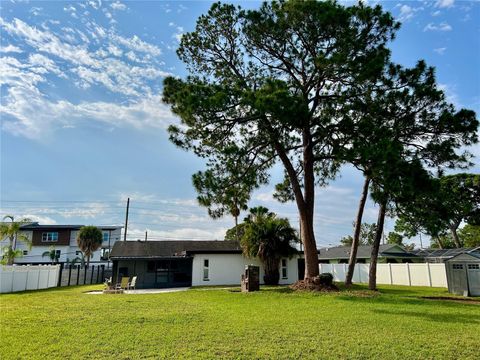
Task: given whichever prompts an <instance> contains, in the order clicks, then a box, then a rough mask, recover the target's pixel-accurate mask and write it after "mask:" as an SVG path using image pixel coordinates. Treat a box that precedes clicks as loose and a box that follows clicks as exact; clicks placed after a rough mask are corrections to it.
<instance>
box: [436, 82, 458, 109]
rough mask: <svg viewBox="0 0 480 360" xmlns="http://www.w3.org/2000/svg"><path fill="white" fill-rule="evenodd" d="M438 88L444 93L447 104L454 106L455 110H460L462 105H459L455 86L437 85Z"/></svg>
mask: <svg viewBox="0 0 480 360" xmlns="http://www.w3.org/2000/svg"><path fill="white" fill-rule="evenodd" d="M438 88H439V89H440V90H442V91H443V92H445V97H446V99H447V101H448V102H450V103H452V104H453V105H455V107H456V108H461V107H463V105H462V104H461V103H460V97H459V96H458V93H457V90H456V86H455V85H448V84H442V83H439V84H438Z"/></svg>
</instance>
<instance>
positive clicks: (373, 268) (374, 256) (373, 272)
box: [368, 202, 386, 290]
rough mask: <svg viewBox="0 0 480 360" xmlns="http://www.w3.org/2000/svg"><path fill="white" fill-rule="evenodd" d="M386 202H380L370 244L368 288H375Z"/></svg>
mask: <svg viewBox="0 0 480 360" xmlns="http://www.w3.org/2000/svg"><path fill="white" fill-rule="evenodd" d="M385 212H386V202H382V203H381V204H380V208H379V210H378V219H377V231H376V232H375V240H374V241H373V245H372V253H371V256H370V271H369V279H368V288H369V289H370V290H376V289H377V260H378V251H379V249H380V241H381V240H382V234H383V224H384V222H385Z"/></svg>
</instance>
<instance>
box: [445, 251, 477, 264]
mask: <svg viewBox="0 0 480 360" xmlns="http://www.w3.org/2000/svg"><path fill="white" fill-rule="evenodd" d="M472 260H473V261H474V262H480V253H477V252H470V253H468V252H463V253H461V254H457V255H455V256H453V257H451V258H450V259H447V260H446V262H449V261H472Z"/></svg>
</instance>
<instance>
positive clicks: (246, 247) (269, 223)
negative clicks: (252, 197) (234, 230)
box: [240, 208, 299, 285]
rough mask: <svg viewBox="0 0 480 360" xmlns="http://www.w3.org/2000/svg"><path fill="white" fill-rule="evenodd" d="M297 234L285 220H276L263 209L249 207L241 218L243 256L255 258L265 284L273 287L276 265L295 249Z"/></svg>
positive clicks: (276, 273) (277, 276) (277, 275)
mask: <svg viewBox="0 0 480 360" xmlns="http://www.w3.org/2000/svg"><path fill="white" fill-rule="evenodd" d="M298 242H299V239H298V236H297V232H296V231H295V229H293V228H292V227H291V226H290V223H289V221H288V219H285V218H278V217H277V216H276V215H275V214H274V213H271V212H269V211H268V209H266V208H253V209H251V210H250V215H249V216H248V217H247V218H246V219H245V233H244V234H243V236H242V239H241V241H240V244H241V246H242V249H243V253H244V255H245V256H248V257H250V258H255V257H258V258H259V259H260V261H261V262H262V264H263V267H264V269H265V275H264V278H263V280H264V282H265V284H266V285H277V284H278V281H279V279H280V272H279V265H280V260H281V258H282V257H291V256H292V255H294V254H295V253H296V252H297V250H296V249H295V247H293V246H292V245H293V244H294V243H298Z"/></svg>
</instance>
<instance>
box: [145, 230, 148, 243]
mask: <svg viewBox="0 0 480 360" xmlns="http://www.w3.org/2000/svg"><path fill="white" fill-rule="evenodd" d="M147 237H148V231H147V230H145V241H147Z"/></svg>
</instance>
